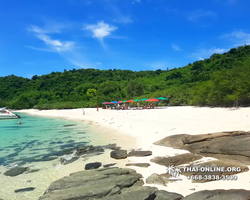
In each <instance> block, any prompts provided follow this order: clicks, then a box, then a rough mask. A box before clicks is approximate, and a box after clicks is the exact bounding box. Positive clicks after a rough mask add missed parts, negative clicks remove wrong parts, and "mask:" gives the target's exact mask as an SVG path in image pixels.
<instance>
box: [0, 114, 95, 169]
mask: <svg viewBox="0 0 250 200" xmlns="http://www.w3.org/2000/svg"><path fill="white" fill-rule="evenodd" d="M19 114H20V115H21V122H22V123H21V125H18V122H19V119H8V120H0V165H4V166H13V165H23V164H26V163H33V162H40V161H49V160H53V159H56V158H58V157H59V156H62V155H64V153H65V152H64V151H65V150H68V149H75V148H76V147H81V146H84V145H89V144H91V136H92V138H93V135H91V134H92V132H91V128H90V127H89V126H88V125H87V124H84V123H83V122H75V121H73V122H70V121H68V120H67V121H66V120H63V119H54V118H45V117H37V116H30V115H26V114H23V113H19Z"/></svg>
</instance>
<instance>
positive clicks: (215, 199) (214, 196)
mask: <svg viewBox="0 0 250 200" xmlns="http://www.w3.org/2000/svg"><path fill="white" fill-rule="evenodd" d="M236 199H237V200H249V199H250V191H249V190H203V191H199V192H195V193H193V194H190V195H188V196H186V197H185V198H184V200H236Z"/></svg>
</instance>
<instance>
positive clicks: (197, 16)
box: [188, 10, 217, 22]
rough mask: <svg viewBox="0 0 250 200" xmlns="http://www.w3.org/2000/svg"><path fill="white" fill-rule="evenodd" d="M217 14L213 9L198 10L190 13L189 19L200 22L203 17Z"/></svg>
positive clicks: (211, 16)
mask: <svg viewBox="0 0 250 200" xmlns="http://www.w3.org/2000/svg"><path fill="white" fill-rule="evenodd" d="M216 17H217V14H216V13H214V12H212V11H204V10H196V11H194V12H192V13H190V15H189V17H188V20H189V21H192V22H198V21H199V20H200V19H201V18H216Z"/></svg>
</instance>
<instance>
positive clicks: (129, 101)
mask: <svg viewBox="0 0 250 200" xmlns="http://www.w3.org/2000/svg"><path fill="white" fill-rule="evenodd" d="M126 102H127V103H132V102H135V101H133V100H128V101H126Z"/></svg>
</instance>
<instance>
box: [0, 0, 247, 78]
mask: <svg viewBox="0 0 250 200" xmlns="http://www.w3.org/2000/svg"><path fill="white" fill-rule="evenodd" d="M249 10H250V1H249V0H202V1H201V0H188V1H187V0H22V1H17V0H1V1H0V27H1V29H0V76H7V75H10V74H14V75H17V76H23V77H28V78H31V77H32V76H33V75H42V74H49V73H51V72H52V71H63V70H64V69H66V70H70V69H73V68H76V69H79V68H96V69H114V68H115V69H130V70H133V71H139V70H156V69H163V70H165V69H167V68H169V69H171V68H174V67H182V66H185V65H187V64H188V63H192V62H194V61H196V60H201V59H205V58H209V57H210V56H211V55H212V54H213V53H223V52H225V51H228V50H229V49H230V48H234V47H237V46H239V45H244V44H250V27H249V19H250V12H249Z"/></svg>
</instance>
